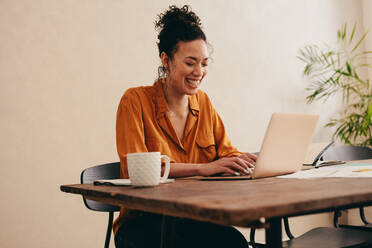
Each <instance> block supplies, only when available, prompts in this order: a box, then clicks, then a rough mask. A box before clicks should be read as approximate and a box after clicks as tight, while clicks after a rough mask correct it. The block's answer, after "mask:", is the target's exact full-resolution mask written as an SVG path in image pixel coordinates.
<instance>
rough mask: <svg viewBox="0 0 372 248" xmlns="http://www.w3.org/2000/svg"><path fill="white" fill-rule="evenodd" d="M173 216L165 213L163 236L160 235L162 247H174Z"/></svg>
mask: <svg viewBox="0 0 372 248" xmlns="http://www.w3.org/2000/svg"><path fill="white" fill-rule="evenodd" d="M172 220H173V218H172V217H170V216H166V215H163V217H162V223H161V237H160V248H171V247H173V244H172V243H173V239H172V232H173V221H172Z"/></svg>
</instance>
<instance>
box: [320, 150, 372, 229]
mask: <svg viewBox="0 0 372 248" xmlns="http://www.w3.org/2000/svg"><path fill="white" fill-rule="evenodd" d="M322 158H323V160H325V161H331V160H342V161H353V160H363V159H372V149H371V148H368V147H361V146H334V147H331V148H330V149H328V150H327V151H326V152H325V153H324V155H323V157H322ZM359 214H360V218H361V220H362V222H363V223H364V225H363V226H350V225H339V224H338V219H339V217H340V216H341V211H339V210H336V211H335V213H334V217H333V220H334V221H333V222H334V226H335V227H345V228H353V229H362V230H367V231H372V223H370V222H369V221H367V219H366V217H365V214H364V208H363V207H360V208H359Z"/></svg>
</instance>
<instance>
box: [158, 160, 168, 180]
mask: <svg viewBox="0 0 372 248" xmlns="http://www.w3.org/2000/svg"><path fill="white" fill-rule="evenodd" d="M162 158H164V159H165V170H164V175H163V176H162V177H161V178H160V182H161V183H165V181H167V179H168V176H169V171H170V159H169V157H168V156H167V155H161V156H160V159H162Z"/></svg>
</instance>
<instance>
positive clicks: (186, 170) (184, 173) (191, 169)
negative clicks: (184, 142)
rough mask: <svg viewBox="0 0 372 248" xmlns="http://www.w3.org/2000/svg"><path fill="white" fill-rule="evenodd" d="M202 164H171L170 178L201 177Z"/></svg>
mask: <svg viewBox="0 0 372 248" xmlns="http://www.w3.org/2000/svg"><path fill="white" fill-rule="evenodd" d="M200 166H202V164H189V163H171V167H170V172H169V177H170V178H176V177H192V176H199V175H201V173H200Z"/></svg>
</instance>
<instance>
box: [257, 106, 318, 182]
mask: <svg viewBox="0 0 372 248" xmlns="http://www.w3.org/2000/svg"><path fill="white" fill-rule="evenodd" d="M318 119H319V115H312V114H288V113H274V114H272V116H271V119H270V123H269V126H268V127H267V130H266V134H265V137H264V139H263V142H262V145H261V149H260V153H259V155H258V159H257V161H256V167H255V169H254V170H253V173H252V178H253V179H255V178H263V177H273V176H279V175H284V174H290V173H293V172H296V171H299V170H300V169H301V167H302V164H303V162H304V159H305V156H306V152H307V148H308V146H309V145H310V143H311V140H312V137H313V133H314V130H315V126H316V123H317V122H318Z"/></svg>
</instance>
